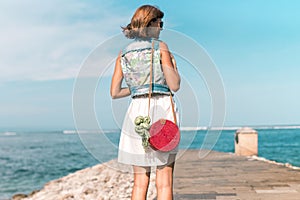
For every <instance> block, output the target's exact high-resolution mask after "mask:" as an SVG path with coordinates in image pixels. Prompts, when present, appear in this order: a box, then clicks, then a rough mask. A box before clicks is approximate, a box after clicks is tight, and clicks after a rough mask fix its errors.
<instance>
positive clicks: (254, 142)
mask: <svg viewBox="0 0 300 200" xmlns="http://www.w3.org/2000/svg"><path fill="white" fill-rule="evenodd" d="M234 149H235V154H236V155H239V156H253V155H256V156H257V155H258V136H257V131H255V130H254V129H252V128H248V127H245V128H241V129H239V130H237V131H236V133H235V140H234Z"/></svg>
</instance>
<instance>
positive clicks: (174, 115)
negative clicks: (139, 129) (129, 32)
mask: <svg viewBox="0 0 300 200" xmlns="http://www.w3.org/2000/svg"><path fill="white" fill-rule="evenodd" d="M153 54H154V40H152V47H151V57H150V62H151V63H150V84H149V94H148V117H150V103H151V101H150V100H151V96H152V79H153ZM175 67H176V66H175ZM170 101H171V107H172V112H173V117H174V123H175V124H176V125H177V118H176V113H175V108H174V102H173V97H172V92H171V91H170Z"/></svg>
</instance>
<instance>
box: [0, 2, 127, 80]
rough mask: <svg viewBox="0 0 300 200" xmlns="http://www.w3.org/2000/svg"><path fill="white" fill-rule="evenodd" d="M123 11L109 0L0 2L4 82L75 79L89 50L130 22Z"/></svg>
mask: <svg viewBox="0 0 300 200" xmlns="http://www.w3.org/2000/svg"><path fill="white" fill-rule="evenodd" d="M100 4H101V5H100ZM120 10H122V8H121V7H117V6H116V5H113V4H112V3H109V2H106V1H102V2H99V1H98V2H92V1H89V2H86V1H84V2H79V1H58V0H55V1H34V0H31V1H21V2H20V1H16V0H13V1H1V2H0V13H1V17H0V23H1V24H3V25H2V26H1V27H0V44H1V46H0V82H3V81H15V80H45V79H46V80H52V79H65V78H72V77H75V76H76V75H77V73H78V71H79V67H80V64H81V63H82V61H83V60H84V59H85V58H86V56H87V55H88V53H89V52H90V51H91V50H92V49H93V48H94V47H96V45H97V44H98V43H100V42H103V41H104V40H105V39H107V38H109V37H110V36H111V35H114V34H116V33H118V32H120V25H124V24H126V23H127V22H128V17H129V15H130V13H129V11H126V10H124V11H123V12H120ZM121 13H122V14H121Z"/></svg>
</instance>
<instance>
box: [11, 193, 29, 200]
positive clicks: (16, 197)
mask: <svg viewBox="0 0 300 200" xmlns="http://www.w3.org/2000/svg"><path fill="white" fill-rule="evenodd" d="M26 197H28V195H26V194H15V195H14V196H13V197H12V200H21V199H24V198H26Z"/></svg>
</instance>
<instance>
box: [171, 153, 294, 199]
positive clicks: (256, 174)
mask: <svg viewBox="0 0 300 200" xmlns="http://www.w3.org/2000/svg"><path fill="white" fill-rule="evenodd" d="M202 153H203V151H202ZM174 187H175V188H174V193H175V200H185V199H206V200H208V199H209V200H210V199H217V200H228V199H230V200H233V199H234V200H237V199H239V200H258V199H263V200H277V199H278V200H294V199H295V200H296V199H297V200H300V170H295V169H291V168H287V167H285V166H280V165H276V164H270V163H267V162H264V161H259V160H253V159H250V158H247V157H243V156H236V155H234V154H229V153H221V152H215V151H212V152H210V153H209V154H208V155H207V156H206V157H205V158H202V159H200V158H199V150H197V151H190V150H189V151H186V152H185V153H183V155H182V157H180V158H179V159H178V160H177V162H176V166H175V182H174Z"/></svg>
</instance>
